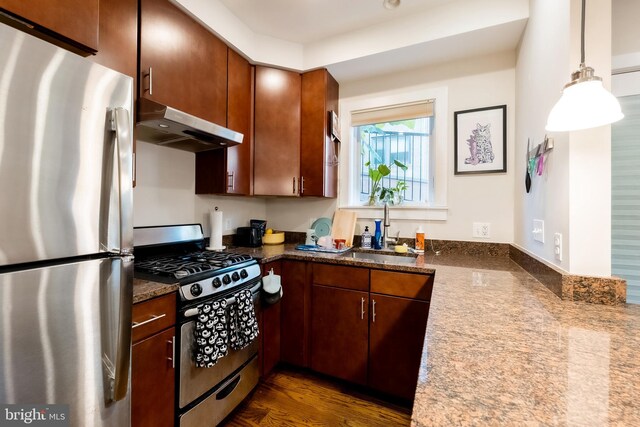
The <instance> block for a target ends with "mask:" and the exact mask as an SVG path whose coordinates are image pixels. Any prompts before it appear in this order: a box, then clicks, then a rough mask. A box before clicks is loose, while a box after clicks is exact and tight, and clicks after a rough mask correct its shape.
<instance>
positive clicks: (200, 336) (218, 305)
mask: <svg viewBox="0 0 640 427" xmlns="http://www.w3.org/2000/svg"><path fill="white" fill-rule="evenodd" d="M194 335H195V340H196V348H195V361H196V366H197V367H198V368H210V367H212V366H213V365H215V364H216V362H217V361H218V359H220V358H221V357H223V356H226V354H227V353H228V350H229V349H228V343H229V339H228V332H227V302H226V301H225V300H224V299H221V300H220V301H213V302H211V303H210V304H202V305H201V306H198V319H197V320H196V330H195V333H194Z"/></svg>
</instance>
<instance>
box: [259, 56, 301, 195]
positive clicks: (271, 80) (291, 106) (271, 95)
mask: <svg viewBox="0 0 640 427" xmlns="http://www.w3.org/2000/svg"><path fill="white" fill-rule="evenodd" d="M255 79H256V86H255V140H254V147H255V148H254V154H255V159H254V194H256V195H267V196H297V195H298V191H299V182H298V178H299V176H300V91H301V79H300V74H298V73H295V72H292V71H285V70H278V69H275V68H269V67H262V66H256V76H255Z"/></svg>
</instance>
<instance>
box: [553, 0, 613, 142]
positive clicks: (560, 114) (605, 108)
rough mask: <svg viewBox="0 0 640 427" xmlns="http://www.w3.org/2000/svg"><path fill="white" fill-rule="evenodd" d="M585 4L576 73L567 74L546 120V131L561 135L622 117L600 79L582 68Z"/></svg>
mask: <svg viewBox="0 0 640 427" xmlns="http://www.w3.org/2000/svg"><path fill="white" fill-rule="evenodd" d="M585 2H586V0H582V22H581V25H582V27H581V33H580V37H581V45H580V48H581V52H580V53H581V56H580V69H579V70H578V71H576V72H574V73H572V74H571V81H570V82H569V83H567V84H566V85H565V86H564V89H563V90H562V97H561V98H560V100H559V101H558V102H556V105H554V106H553V108H552V109H551V112H550V113H549V117H548V118H547V125H546V126H545V128H546V130H548V131H551V132H554V131H555V132H562V131H572V130H581V129H589V128H594V127H598V126H604V125H608V124H610V123H613V122H617V121H618V120H620V119H622V118H623V117H624V114H622V111H621V109H620V103H619V102H618V100H617V99H616V97H615V96H613V95H612V94H611V92H609V91H608V90H606V89H605V88H604V86H602V78H600V77H598V76H596V75H594V73H593V68H591V67H587V66H586V65H585V64H584V23H585V18H584V15H585Z"/></svg>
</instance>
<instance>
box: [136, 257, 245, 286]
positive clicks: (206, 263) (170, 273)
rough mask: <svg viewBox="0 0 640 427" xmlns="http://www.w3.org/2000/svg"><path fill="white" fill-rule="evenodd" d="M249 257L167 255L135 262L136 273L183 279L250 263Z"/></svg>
mask: <svg viewBox="0 0 640 427" xmlns="http://www.w3.org/2000/svg"><path fill="white" fill-rule="evenodd" d="M252 259H253V258H251V257H250V256H249V255H239V254H233V253H228V252H213V251H199V252H191V253H188V254H184V255H169V256H157V257H150V258H146V259H144V260H140V261H136V263H135V269H136V271H138V272H142V273H146V274H153V275H158V276H162V277H168V278H175V279H183V278H186V277H189V276H192V275H198V274H201V273H206V272H216V271H217V270H220V269H223V268H227V267H232V266H234V265H237V264H241V263H245V262H247V261H251V260H252Z"/></svg>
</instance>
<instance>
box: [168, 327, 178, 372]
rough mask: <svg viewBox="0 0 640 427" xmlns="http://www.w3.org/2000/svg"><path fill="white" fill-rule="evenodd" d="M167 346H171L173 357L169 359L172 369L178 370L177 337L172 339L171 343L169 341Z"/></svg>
mask: <svg viewBox="0 0 640 427" xmlns="http://www.w3.org/2000/svg"><path fill="white" fill-rule="evenodd" d="M167 344H171V357H169V358H168V359H169V360H171V368H173V369H175V368H176V336H175V335H174V336H172V337H171V341H167Z"/></svg>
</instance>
